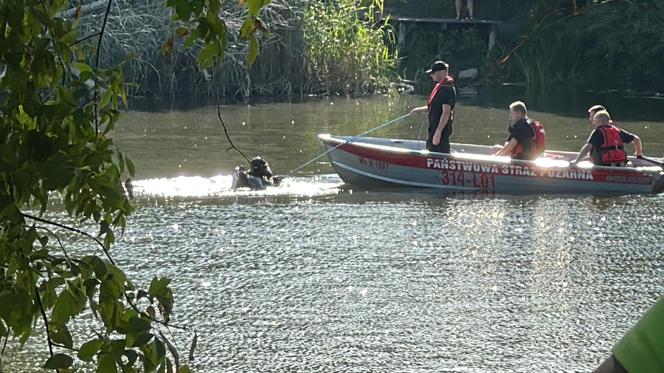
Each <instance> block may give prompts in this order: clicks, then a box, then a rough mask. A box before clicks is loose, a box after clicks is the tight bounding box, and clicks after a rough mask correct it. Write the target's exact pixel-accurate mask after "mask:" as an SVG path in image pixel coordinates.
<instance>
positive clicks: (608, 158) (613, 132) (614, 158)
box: [595, 124, 627, 164]
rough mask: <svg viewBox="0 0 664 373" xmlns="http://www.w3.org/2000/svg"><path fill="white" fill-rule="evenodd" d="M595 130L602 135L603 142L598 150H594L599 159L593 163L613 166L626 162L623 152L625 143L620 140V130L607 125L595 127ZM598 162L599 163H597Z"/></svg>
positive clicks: (625, 154) (625, 155)
mask: <svg viewBox="0 0 664 373" xmlns="http://www.w3.org/2000/svg"><path fill="white" fill-rule="evenodd" d="M597 130H598V131H600V132H601V133H602V136H603V137H604V142H603V143H602V146H600V148H599V149H596V150H597V152H598V153H599V154H598V155H599V159H596V160H595V163H602V164H615V163H625V162H627V153H626V152H625V150H624V148H625V143H624V142H623V140H622V138H620V128H618V127H615V126H612V125H610V124H607V125H603V126H599V127H597ZM598 160H599V161H601V162H597V161H598Z"/></svg>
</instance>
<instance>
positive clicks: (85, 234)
mask: <svg viewBox="0 0 664 373" xmlns="http://www.w3.org/2000/svg"><path fill="white" fill-rule="evenodd" d="M20 214H21V216H23V217H25V218H28V219H32V220H35V221H38V222H41V223H44V224H49V225H54V226H56V227H58V228H62V229H65V230H68V231H70V232H75V233H78V234H80V235H83V236H85V237H88V238H90V239H92V240H94V241H95V242H96V243H97V244H98V245H99V246H100V247H101V249H102V250H103V251H104V254H105V255H106V258H108V260H109V261H110V262H111V264H113V265H116V264H115V261H114V260H113V258H112V257H111V254H110V253H109V252H108V249H107V248H106V246H104V243H103V242H101V241H100V240H99V239H98V238H97V237H95V236H93V235H91V234H90V233H88V232H85V231H82V230H80V229H77V228H74V227H70V226H68V225H64V224H60V223H57V222H54V221H51V220H48V219H44V218H40V217H37V216H32V215H30V214H26V213H24V212H21V213H20ZM123 294H124V297H125V300H126V301H127V303H128V304H129V306H131V308H133V309H134V311H136V312H138V313H140V314H141V315H143V316H144V317H147V318H148V319H150V320H152V321H154V322H156V323H158V324H161V325H164V326H166V327H172V328H175V329H180V330H188V328H187V327H185V326H178V325H173V324H169V323H166V322H164V321H161V320H158V319H156V318H154V317H152V316H150V315H149V314H147V313H146V312H143V311H141V310H140V309H139V308H138V306H136V304H135V303H134V302H133V301H132V300H131V299H130V298H129V296H128V295H127V293H126V292H123Z"/></svg>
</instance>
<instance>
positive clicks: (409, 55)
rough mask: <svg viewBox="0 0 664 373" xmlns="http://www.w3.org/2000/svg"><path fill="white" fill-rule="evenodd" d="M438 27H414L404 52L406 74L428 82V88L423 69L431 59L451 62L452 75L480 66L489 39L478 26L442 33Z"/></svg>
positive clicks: (401, 62)
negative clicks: (483, 37) (486, 39)
mask: <svg viewBox="0 0 664 373" xmlns="http://www.w3.org/2000/svg"><path fill="white" fill-rule="evenodd" d="M439 27H440V26H438V25H435V26H433V27H419V28H417V29H415V30H413V31H412V32H410V33H409V34H408V38H407V39H406V44H405V45H404V46H403V50H402V51H401V54H402V56H403V57H402V59H401V61H400V69H401V71H402V72H403V75H404V76H405V77H407V78H409V79H413V80H420V81H422V82H424V83H426V84H424V86H426V87H429V85H430V84H431V78H430V77H429V76H428V75H427V74H425V73H424V72H425V71H426V70H427V69H428V68H429V65H430V64H431V62H433V61H435V60H443V61H445V62H447V63H449V64H450V66H451V67H450V69H451V73H452V75H456V72H458V71H460V70H463V69H468V68H471V67H478V66H480V65H481V64H482V63H483V58H484V54H485V51H486V42H485V41H484V40H482V38H481V35H480V33H479V31H478V30H477V29H462V28H456V29H449V30H448V31H447V32H444V33H441V32H440V31H439V30H440V28H439Z"/></svg>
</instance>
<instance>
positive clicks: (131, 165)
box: [125, 157, 136, 177]
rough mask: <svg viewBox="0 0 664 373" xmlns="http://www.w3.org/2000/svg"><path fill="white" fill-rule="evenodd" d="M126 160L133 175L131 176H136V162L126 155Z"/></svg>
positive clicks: (130, 173)
mask: <svg viewBox="0 0 664 373" xmlns="http://www.w3.org/2000/svg"><path fill="white" fill-rule="evenodd" d="M125 161H126V162H127V170H128V171H129V175H131V177H134V176H136V166H134V162H132V161H131V159H129V158H128V157H125Z"/></svg>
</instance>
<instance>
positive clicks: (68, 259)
mask: <svg viewBox="0 0 664 373" xmlns="http://www.w3.org/2000/svg"><path fill="white" fill-rule="evenodd" d="M36 228H37V229H43V230H45V231H46V232H48V233H50V234H51V236H53V237H55V239H56V240H57V241H58V244H59V245H60V249H62V253H63V254H65V259H67V264H69V268H71V267H72V264H71V259H70V258H69V255H68V254H67V250H65V247H64V246H63V245H62V241H60V237H58V235H57V234H55V232H53V231H52V230H50V229H48V228H46V227H36Z"/></svg>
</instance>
